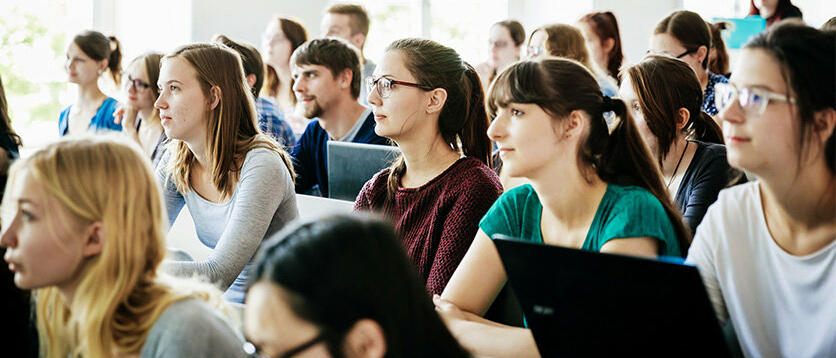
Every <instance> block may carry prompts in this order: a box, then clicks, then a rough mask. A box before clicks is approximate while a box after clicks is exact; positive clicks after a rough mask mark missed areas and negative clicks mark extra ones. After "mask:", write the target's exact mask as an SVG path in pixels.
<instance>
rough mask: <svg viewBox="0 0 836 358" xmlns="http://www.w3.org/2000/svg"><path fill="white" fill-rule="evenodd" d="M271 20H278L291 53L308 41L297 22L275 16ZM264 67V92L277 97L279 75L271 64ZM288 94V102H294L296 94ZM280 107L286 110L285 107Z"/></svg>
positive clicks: (305, 33)
mask: <svg viewBox="0 0 836 358" xmlns="http://www.w3.org/2000/svg"><path fill="white" fill-rule="evenodd" d="M272 21H278V22H279V27H280V28H281V29H282V33H284V36H285V37H286V38H287V40H288V41H290V51H291V53H292V52H293V51H296V49H297V48H299V46H302V44H303V43H305V41H308V32H307V31H305V27H304V26H302V24H300V23H299V22H296V21H294V20H291V19H288V18H283V17H275V18H274V19H273V20H272ZM266 67H267V71H266V74H265V76H264V93H265V94H266V95H267V96H269V97H277V96H278V95H279V86H280V85H281V81H280V80H279V75H278V74H276V69H275V68H273V66H269V65H268V66H266ZM291 82H292V81H291ZM289 85H290V86H291V87H292V86H293V83H290V84H289ZM288 96H289V98H288V99H289V100H290V102H291V103H293V104H296V96H294V95H293V91H289V92H288ZM282 109H283V110H286V109H287V108H282Z"/></svg>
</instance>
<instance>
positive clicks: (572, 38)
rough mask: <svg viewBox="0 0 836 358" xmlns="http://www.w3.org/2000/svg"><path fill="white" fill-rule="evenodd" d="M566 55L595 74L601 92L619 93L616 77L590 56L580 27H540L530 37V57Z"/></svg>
mask: <svg viewBox="0 0 836 358" xmlns="http://www.w3.org/2000/svg"><path fill="white" fill-rule="evenodd" d="M544 56H556V57H566V58H569V59H572V60H575V61H578V62H580V63H582V64H583V65H584V67H586V68H587V69H588V70H589V71H591V72H592V73H593V74H594V75H595V80H596V81H598V85H599V86H600V87H601V92H602V93H603V94H604V95H605V96H608V97H613V96H615V95H616V94H618V86H617V85H616V82H615V79H613V78H611V77H609V76H608V75H606V74H605V73H603V72H602V71H601V70H600V69H599V68H598V67H597V65H594V64H593V62H592V61H591V59H590V56H589V49H588V48H587V46H586V39H584V37H583V33H581V30H579V29H578V28H576V27H574V26H571V25H566V24H554V25H548V26H543V27H540V28H538V29H536V30H534V31H532V32H531V35H529V37H528V58H530V59H532V58H539V57H544Z"/></svg>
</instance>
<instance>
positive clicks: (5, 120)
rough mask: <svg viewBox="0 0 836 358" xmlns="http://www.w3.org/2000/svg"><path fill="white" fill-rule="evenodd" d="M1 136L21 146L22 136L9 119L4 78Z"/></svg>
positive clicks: (0, 88)
mask: <svg viewBox="0 0 836 358" xmlns="http://www.w3.org/2000/svg"><path fill="white" fill-rule="evenodd" d="M0 135H6V136H10V137H12V140H14V141H15V143H17V145H21V141H20V136H19V135H17V133H15V130H14V129H12V120H11V118H10V117H9V103H8V102H6V90H4V89H3V78H2V77H0ZM1 195H2V194H0V196H1Z"/></svg>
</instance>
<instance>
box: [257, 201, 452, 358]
mask: <svg viewBox="0 0 836 358" xmlns="http://www.w3.org/2000/svg"><path fill="white" fill-rule="evenodd" d="M254 268H255V269H254V270H253V276H252V277H251V279H250V286H249V287H250V288H249V295H248V296H247V305H246V307H245V311H244V322H245V324H244V328H245V332H246V334H247V336H248V340H249V342H250V343H249V344H248V348H249V351H250V352H254V353H255V354H261V355H260V356H269V357H290V356H294V357H296V356H297V355H298V356H299V357H302V356H305V357H347V358H359V357H363V358H379V357H391V358H401V357H451V358H457V357H461V358H464V357H468V354H467V352H465V351H464V349H462V348H461V346H459V344H458V343H457V342H456V340H455V339H454V338H453V336H452V335H450V332H449V331H447V328H446V327H444V324H443V323H442V322H441V319H439V317H438V314H436V313H435V312H434V311H433V308H432V303H431V302H430V299H429V297H428V296H427V294H426V292H424V289H423V285H421V283H420V281H419V280H418V276H417V275H416V273H415V269H414V268H413V267H412V265H411V264H410V262H409V259H408V258H407V257H406V255H405V254H404V251H403V247H402V245H401V243H400V239H399V238H398V235H397V234H396V233H395V231H394V230H393V229H392V226H391V225H390V224H388V223H386V222H385V221H383V220H380V219H374V218H370V217H366V216H362V215H335V216H329V217H325V218H320V219H315V220H306V221H303V222H300V223H296V224H295V225H294V226H292V227H291V228H288V229H286V230H284V231H282V232H281V233H280V234H278V235H276V236H275V237H273V238H271V239H270V240H269V241H267V242H266V243H265V245H264V247H262V248H261V249H260V250H259V254H258V256H257V258H256V265H255V267H254ZM347 277H350V278H351V279H346V278H347Z"/></svg>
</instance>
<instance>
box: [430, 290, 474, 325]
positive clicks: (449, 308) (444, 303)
mask: <svg viewBox="0 0 836 358" xmlns="http://www.w3.org/2000/svg"><path fill="white" fill-rule="evenodd" d="M433 304H434V305H435V311H436V312H438V315H439V316H441V319H442V320H444V323H445V324H446V325H447V326H448V327H449V326H450V325H451V324H452V323H454V322H456V321H467V320H468V319H467V315H465V313H464V311H462V310H461V309H460V308H459V307H458V306H456V304H454V303H453V302H450V301H448V300H445V299H443V298H441V296H439V295H433Z"/></svg>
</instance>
